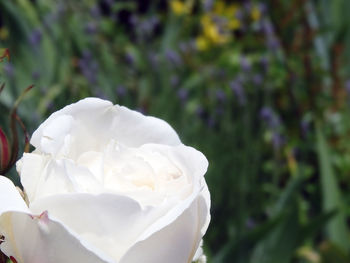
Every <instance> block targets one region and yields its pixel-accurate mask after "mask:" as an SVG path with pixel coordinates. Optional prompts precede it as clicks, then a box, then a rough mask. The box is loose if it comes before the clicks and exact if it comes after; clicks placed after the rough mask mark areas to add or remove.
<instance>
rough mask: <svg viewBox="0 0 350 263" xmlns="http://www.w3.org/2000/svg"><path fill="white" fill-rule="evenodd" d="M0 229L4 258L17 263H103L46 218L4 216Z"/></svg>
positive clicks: (104, 260)
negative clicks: (9, 257)
mask: <svg viewBox="0 0 350 263" xmlns="http://www.w3.org/2000/svg"><path fill="white" fill-rule="evenodd" d="M0 229H1V230H2V234H3V235H4V236H5V242H3V243H2V244H1V245H0V248H1V250H2V251H3V252H4V253H5V254H6V255H7V256H13V257H14V258H15V259H16V260H17V262H19V263H60V262H65V263H77V262H84V263H106V262H113V261H112V260H111V259H109V260H108V259H107V258H106V257H105V256H101V257H104V259H102V258H101V257H99V256H98V255H97V254H98V252H96V253H93V252H92V251H91V250H93V248H91V249H90V250H89V249H88V248H86V246H85V245H84V244H82V242H81V241H79V240H78V239H76V238H75V237H74V236H73V235H72V234H70V233H69V232H68V231H67V230H66V229H65V228H64V227H63V226H62V225H61V224H60V223H57V222H55V221H52V220H50V219H49V218H48V217H47V215H45V214H43V215H42V216H39V217H33V216H30V215H28V214H25V213H22V212H7V213H4V214H2V215H1V216H0Z"/></svg>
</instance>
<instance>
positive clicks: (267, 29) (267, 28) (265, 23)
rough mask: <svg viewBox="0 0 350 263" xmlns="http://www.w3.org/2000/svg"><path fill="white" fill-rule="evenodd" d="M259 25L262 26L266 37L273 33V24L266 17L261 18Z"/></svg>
mask: <svg viewBox="0 0 350 263" xmlns="http://www.w3.org/2000/svg"><path fill="white" fill-rule="evenodd" d="M261 26H262V30H263V31H264V33H265V35H266V36H267V37H272V36H274V35H275V29H274V28H273V25H272V23H271V22H270V21H269V20H267V19H264V20H262V21H261Z"/></svg>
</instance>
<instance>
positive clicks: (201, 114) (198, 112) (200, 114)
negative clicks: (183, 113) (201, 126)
mask: <svg viewBox="0 0 350 263" xmlns="http://www.w3.org/2000/svg"><path fill="white" fill-rule="evenodd" d="M196 115H197V116H198V117H199V118H201V119H204V118H205V110H204V109H203V107H202V106H200V105H199V106H198V107H197V109H196Z"/></svg>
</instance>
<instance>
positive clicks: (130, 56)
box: [125, 52, 135, 65]
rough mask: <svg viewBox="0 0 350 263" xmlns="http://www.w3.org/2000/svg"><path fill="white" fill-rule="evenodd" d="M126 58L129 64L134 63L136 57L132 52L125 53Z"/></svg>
mask: <svg viewBox="0 0 350 263" xmlns="http://www.w3.org/2000/svg"><path fill="white" fill-rule="evenodd" d="M125 60H126V62H127V63H128V64H129V65H134V63H135V58H134V56H133V55H132V54H131V53H130V52H126V53H125Z"/></svg>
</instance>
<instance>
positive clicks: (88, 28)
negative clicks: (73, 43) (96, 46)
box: [84, 22, 97, 35]
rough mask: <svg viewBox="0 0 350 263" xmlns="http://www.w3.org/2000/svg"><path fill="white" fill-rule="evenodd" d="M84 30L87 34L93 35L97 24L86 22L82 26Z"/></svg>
mask: <svg viewBox="0 0 350 263" xmlns="http://www.w3.org/2000/svg"><path fill="white" fill-rule="evenodd" d="M84 32H85V34H87V35H93V34H96V33H97V25H96V23H95V22H88V23H87V24H86V25H85V27H84Z"/></svg>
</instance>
